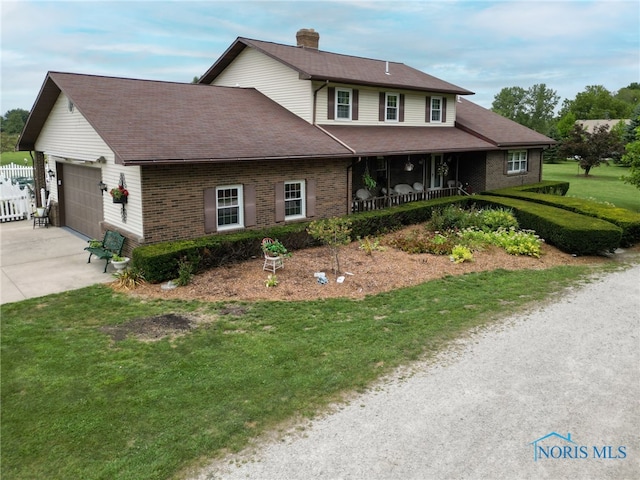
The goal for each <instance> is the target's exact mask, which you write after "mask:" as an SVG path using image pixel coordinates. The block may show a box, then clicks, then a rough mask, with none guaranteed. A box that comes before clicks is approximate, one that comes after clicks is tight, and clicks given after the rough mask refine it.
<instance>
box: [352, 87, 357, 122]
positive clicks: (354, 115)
mask: <svg viewBox="0 0 640 480" xmlns="http://www.w3.org/2000/svg"><path fill="white" fill-rule="evenodd" d="M352 97H353V98H352V100H351V101H352V105H351V120H358V97H359V95H358V90H356V89H353V92H352Z"/></svg>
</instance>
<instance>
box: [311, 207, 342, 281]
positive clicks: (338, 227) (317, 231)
mask: <svg viewBox="0 0 640 480" xmlns="http://www.w3.org/2000/svg"><path fill="white" fill-rule="evenodd" d="M307 232H308V233H309V235H311V236H312V237H313V238H315V239H316V240H318V241H320V242H322V243H323V244H324V245H327V246H328V247H329V250H330V251H331V262H332V268H333V272H334V273H335V274H336V275H338V273H340V259H339V258H338V253H339V249H340V245H348V244H349V243H350V242H351V220H347V219H346V218H338V217H333V218H327V219H324V220H316V221H314V222H311V223H310V224H309V226H308V227H307Z"/></svg>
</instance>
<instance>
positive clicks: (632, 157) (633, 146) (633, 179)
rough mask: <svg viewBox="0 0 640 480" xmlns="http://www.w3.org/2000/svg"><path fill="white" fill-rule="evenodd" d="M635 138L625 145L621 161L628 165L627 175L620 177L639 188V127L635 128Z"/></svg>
mask: <svg viewBox="0 0 640 480" xmlns="http://www.w3.org/2000/svg"><path fill="white" fill-rule="evenodd" d="M635 134H636V139H635V140H634V141H633V142H630V143H627V144H626V145H625V154H624V155H623V156H622V163H624V164H627V165H629V166H630V167H631V168H630V169H629V175H626V176H624V177H622V179H623V180H624V181H625V183H630V184H631V185H635V186H636V188H639V189H640V127H636V130H635Z"/></svg>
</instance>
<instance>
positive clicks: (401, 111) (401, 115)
mask: <svg viewBox="0 0 640 480" xmlns="http://www.w3.org/2000/svg"><path fill="white" fill-rule="evenodd" d="M399 103H400V105H399V107H398V110H399V111H398V121H400V122H404V93H401V94H400V99H399Z"/></svg>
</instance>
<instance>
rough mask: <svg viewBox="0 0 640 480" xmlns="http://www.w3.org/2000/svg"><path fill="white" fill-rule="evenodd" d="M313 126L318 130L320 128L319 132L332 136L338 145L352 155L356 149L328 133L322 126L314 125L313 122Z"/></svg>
mask: <svg viewBox="0 0 640 480" xmlns="http://www.w3.org/2000/svg"><path fill="white" fill-rule="evenodd" d="M313 126H314V127H316V128H317V129H318V130H320V131H321V132H323V133H325V134H326V135H328V136H330V137H331V138H333V139H334V140H335V141H336V142H338V143H339V144H340V145H342V146H343V147H344V148H347V149H349V150H350V151H351V152H352V153H353V154H354V155H355V154H356V151H355V150H354V149H353V148H351V147H350V146H349V145H347V144H346V143H344V142H343V141H342V140H340V139H339V138H338V137H336V136H335V135H334V134H333V133H330V132H328V131H326V130H325V129H324V128H322V127H321V126H320V125H316V124H315V123H314V124H313Z"/></svg>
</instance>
